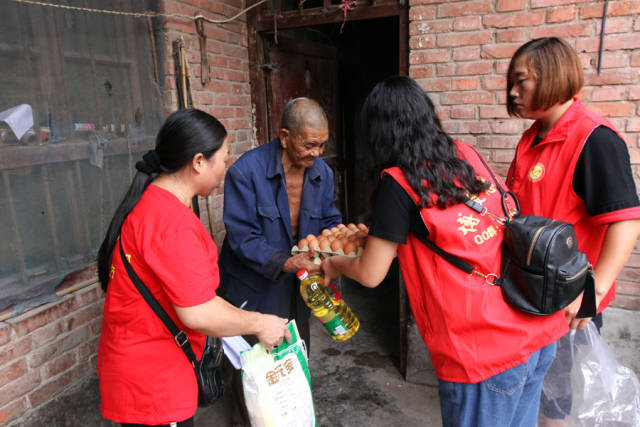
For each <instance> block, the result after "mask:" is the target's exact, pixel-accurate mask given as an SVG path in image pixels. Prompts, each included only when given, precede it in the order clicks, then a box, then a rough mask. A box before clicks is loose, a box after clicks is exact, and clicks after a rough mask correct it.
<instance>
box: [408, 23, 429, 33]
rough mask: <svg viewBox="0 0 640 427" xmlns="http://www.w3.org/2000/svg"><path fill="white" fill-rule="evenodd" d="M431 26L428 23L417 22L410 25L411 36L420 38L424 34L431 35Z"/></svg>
mask: <svg viewBox="0 0 640 427" xmlns="http://www.w3.org/2000/svg"><path fill="white" fill-rule="evenodd" d="M430 30H431V26H430V25H429V23H428V22H424V21H416V22H411V23H410V24H409V35H410V36H420V35H422V34H429V32H430Z"/></svg>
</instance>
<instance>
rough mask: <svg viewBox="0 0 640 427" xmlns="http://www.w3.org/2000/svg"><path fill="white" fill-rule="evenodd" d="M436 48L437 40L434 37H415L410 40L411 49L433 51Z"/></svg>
mask: <svg viewBox="0 0 640 427" xmlns="http://www.w3.org/2000/svg"><path fill="white" fill-rule="evenodd" d="M435 46H436V38H435V37H434V36H431V35H429V36H413V37H411V38H410V39H409V49H410V51H412V50H419V49H431V48H434V47H435Z"/></svg>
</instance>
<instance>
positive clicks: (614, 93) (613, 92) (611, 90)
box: [591, 86, 625, 102]
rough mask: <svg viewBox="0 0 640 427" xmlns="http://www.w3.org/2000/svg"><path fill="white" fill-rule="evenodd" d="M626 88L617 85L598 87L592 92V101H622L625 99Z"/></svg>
mask: <svg viewBox="0 0 640 427" xmlns="http://www.w3.org/2000/svg"><path fill="white" fill-rule="evenodd" d="M624 95H625V88H624V87H623V86H616V87H596V88H594V89H593V90H592V92H591V101H594V102H599V101H621V100H623V99H624Z"/></svg>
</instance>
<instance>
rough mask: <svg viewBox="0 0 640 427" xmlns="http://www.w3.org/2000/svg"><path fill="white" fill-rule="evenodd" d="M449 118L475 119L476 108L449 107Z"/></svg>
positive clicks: (470, 106) (468, 106) (469, 106)
mask: <svg viewBox="0 0 640 427" xmlns="http://www.w3.org/2000/svg"><path fill="white" fill-rule="evenodd" d="M450 117H451V118H452V119H475V118H476V107H474V106H473V105H456V106H454V107H451V113H450Z"/></svg>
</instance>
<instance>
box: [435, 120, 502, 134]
mask: <svg viewBox="0 0 640 427" xmlns="http://www.w3.org/2000/svg"><path fill="white" fill-rule="evenodd" d="M442 126H443V128H444V131H445V132H447V133H456V134H467V133H471V134H477V133H487V132H489V131H490V129H489V124H488V123H487V122H483V121H477V120H471V121H467V120H448V121H445V122H443V123H442Z"/></svg>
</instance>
